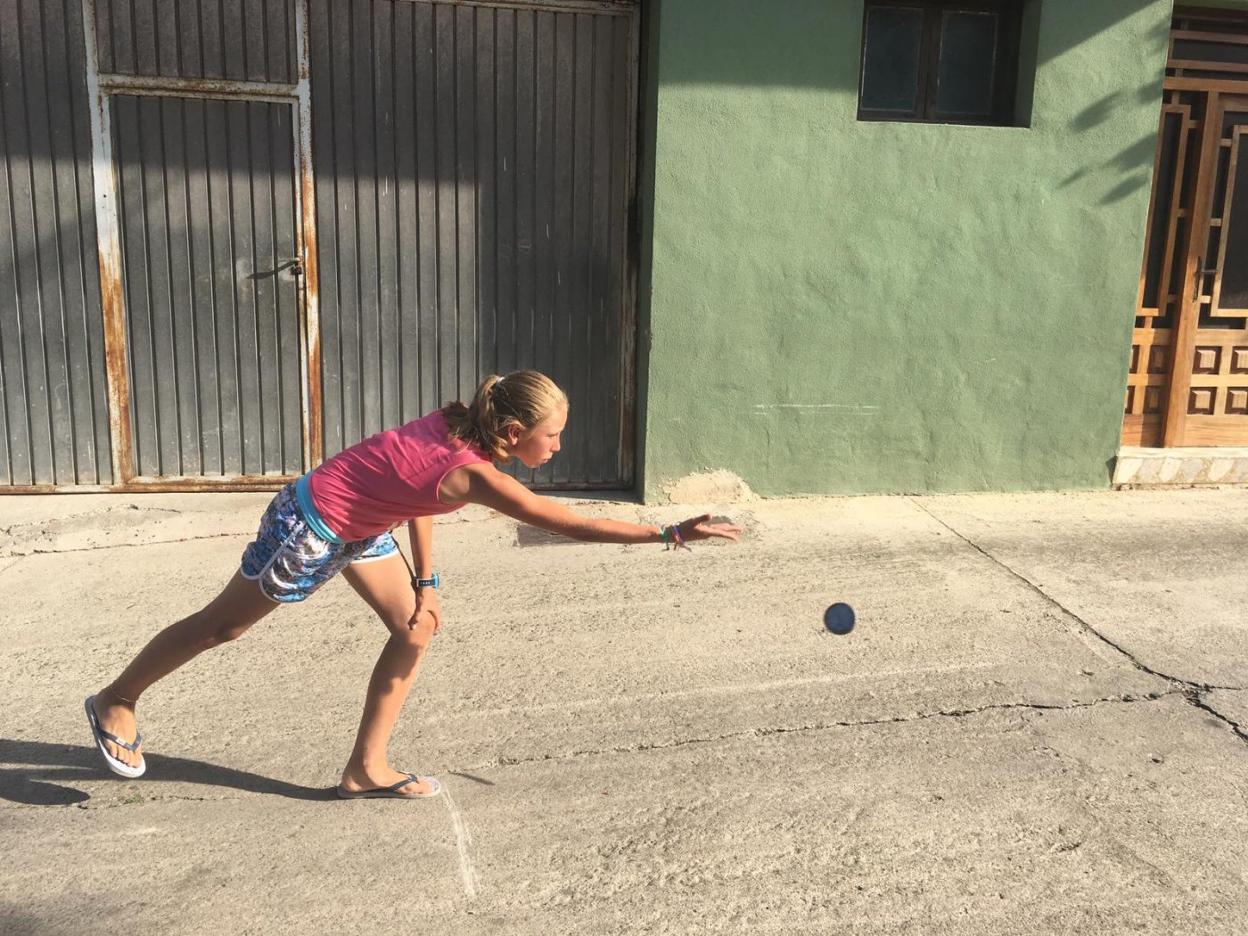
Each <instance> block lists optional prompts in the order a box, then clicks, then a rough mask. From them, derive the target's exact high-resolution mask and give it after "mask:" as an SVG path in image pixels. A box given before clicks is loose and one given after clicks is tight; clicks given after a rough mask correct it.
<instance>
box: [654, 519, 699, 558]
mask: <svg viewBox="0 0 1248 936" xmlns="http://www.w3.org/2000/svg"><path fill="white" fill-rule="evenodd" d="M659 537H660V538H661V539H662V540H663V551H664V552H667V550H669V549H689V546H688V544H687V543H685V538H684V537H683V536H681V535H680V525H679V524H677V523H673V524H672V525H671V526H665V527H660V529H659ZM689 551H690V552H692V551H693V550H689Z"/></svg>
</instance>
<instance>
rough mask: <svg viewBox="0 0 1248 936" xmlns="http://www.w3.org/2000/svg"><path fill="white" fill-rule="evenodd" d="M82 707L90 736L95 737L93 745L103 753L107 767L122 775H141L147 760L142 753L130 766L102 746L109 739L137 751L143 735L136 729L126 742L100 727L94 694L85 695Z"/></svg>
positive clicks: (145, 768) (119, 745)
mask: <svg viewBox="0 0 1248 936" xmlns="http://www.w3.org/2000/svg"><path fill="white" fill-rule="evenodd" d="M84 707H85V708H86V710H87V724H89V725H90V726H91V736H92V737H93V738H95V746H96V747H98V748H99V749H100V753H101V754H102V755H104V763H105V764H107V765H108V769H109V770H111V771H112V772H113V773H115V774H118V775H120V776H122V777H131V778H134V777H141V776H143V773H144V771H146V770H147V761H146V760H144V759H143V756H142V755H139V764H138V766H137V767H131V766H130V765H129V764H127V763H126V762H125V761H120V760H118V759H117V758H115V757H113V755H112V754H109V753H108V748H106V747H104V742H105V741H110V742H112V743H113V744H115V745H117V746H118V747H119V748H125V749H126V750H127V751H137V750H138V749H139V745H140V744H142V743H143V736H142V735H141V734H139V733H138V732H137V731H136V732H135V733H134V740H133V741H131V742H130V743H128V744H127V743H126V742H125V741H122V740H121V738H119V737H117V736H116V735H115V734H112V733H111V732H108V731H105V730H104V729H103V728H101V727H100V719H99V716H97V715H96V714H95V696H87V701H86V702H85V703H84Z"/></svg>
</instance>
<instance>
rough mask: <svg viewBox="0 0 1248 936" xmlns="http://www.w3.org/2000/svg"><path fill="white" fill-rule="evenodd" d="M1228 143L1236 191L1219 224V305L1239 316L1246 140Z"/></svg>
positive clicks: (1246, 218)
mask: <svg viewBox="0 0 1248 936" xmlns="http://www.w3.org/2000/svg"><path fill="white" fill-rule="evenodd" d="M1227 117H1228V118H1233V119H1234V120H1235V122H1236V123H1238V122H1240V121H1243V119H1244V115H1243V114H1242V113H1238V114H1227ZM1227 122H1228V123H1230V122H1231V120H1228V121H1227ZM1231 139H1232V140H1233V141H1234V144H1235V145H1234V148H1233V149H1232V150H1231V151H1230V152H1229V153H1228V154H1227V158H1228V160H1229V161H1230V163H1231V164H1232V165H1234V166H1235V179H1234V185H1235V188H1234V190H1233V194H1232V195H1231V205H1230V211H1229V213H1228V214H1227V216H1226V217H1224V218H1223V219H1222V223H1223V224H1224V225H1227V228H1226V233H1225V236H1226V257H1225V258H1224V261H1223V264H1222V301H1221V302H1220V303H1219V305H1220V306H1221V308H1222V309H1223V310H1224V311H1225V310H1228V309H1235V310H1236V311H1237V312H1239V310H1242V309H1248V136H1245V135H1244V134H1243V133H1242V132H1240V133H1237V134H1235V135H1233V136H1232V137H1231ZM1239 314H1242V312H1240V313H1239Z"/></svg>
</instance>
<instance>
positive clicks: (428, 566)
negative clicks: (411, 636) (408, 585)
mask: <svg viewBox="0 0 1248 936" xmlns="http://www.w3.org/2000/svg"><path fill="white" fill-rule="evenodd" d="M407 533H408V536H409V537H410V539H411V542H412V564H413V566H414V567H415V573H416V577H417V578H422V579H427V578H432V577H433V517H413V518H412V519H411V520H409V521H407ZM412 588H413V589H414V590H415V592H416V613H415V614H413V615H412V619H411V620H410V621H408V622H407V626H408V627H409V628H414V627H415V626H416V622H417V620H419V619H420V616H421V615H422V614H423V613H425V612H426V611H428V612H429V613H430V614H432V615H433V632H434V633H435V634H436V633H437V632H438V628H440V627H441V626H442V605H441V602H439V601H438V593H437V591H436V590H435V589H432V588H416V583H415V582H413V583H412Z"/></svg>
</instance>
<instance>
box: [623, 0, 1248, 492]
mask: <svg viewBox="0 0 1248 936" xmlns="http://www.w3.org/2000/svg"><path fill="white" fill-rule="evenodd" d="M1237 5H1238V4H1237ZM1036 10H1037V12H1038V16H1039V19H1038V31H1037V33H1036V37H1037V39H1036V44H1035V46H1034V52H1035V57H1036V67H1035V69H1034V89H1033V95H1034V97H1033V103H1032V107H1031V125H1030V127H1028V128H1001V127H992V128H983V127H958V126H940V125H923V124H900V123H864V122H859V121H858V120H857V119H856V109H857V81H858V67H859V56H860V45H861V36H860V32H861V23H862V4H861V2H860V0H775V2H766V3H760V2H758V0H662V2H661V3H660V4H657V5H656V6H655V7H653V8H652V16H651V18H650V27H649V30H648V44H647V48H646V49H645V50H644V51H645V56H646V57H645V60H644V61H645V67H646V77H647V82H648V84H647V87H648V89H649V91H648V94H647V95H646V96H645V97H643V107H644V108H645V110H644V113H645V114H646V121H647V122H648V127H647V128H646V130H647V134H646V140H647V143H648V146H647V147H646V148H643V173H642V186H641V190H642V212H643V217H642V222H643V223H642V228H643V244H642V252H643V258H642V271H641V290H640V295H641V316H642V323H643V333H642V345H643V352H642V362H641V373H642V388H641V390H642V411H643V417H642V425H641V436H642V443H643V447H642V453H643V455H642V459H643V460H642V468H643V478H644V489H645V494H646V497H647V499H650V500H656V499H662V498H663V496H664V494H663V492H664V487H665V485H667V484H668V483H670V482H672V481H674V480H676V479H679V478H681V477H683V476H686V475H688V474H690V473H695V472H700V471H704V470H708V469H727V470H729V471H732V472H734V473H736V474H737V475H739V476H740V477H741V478H743V479H744V480H745V481H746V482H747V483H748V484H749V485H750V487H751V488H753V489H754V490H755V491H756V492H758V493H761V494H765V495H798V494H839V493H867V492H903V491H970V490H1023V489H1052V488H1098V487H1106V486H1107V485H1108V481H1109V464H1110V462H1111V460H1112V458H1113V457H1114V454H1115V452H1116V450H1117V447H1118V441H1119V433H1120V427H1121V417H1122V398H1123V392H1124V388H1125V385H1126V373H1127V358H1128V353H1129V344H1130V333H1131V324H1132V318H1131V316H1132V311H1133V307H1134V302H1135V293H1136V288H1137V284H1138V278H1139V269H1140V259H1141V254H1142V250H1143V236H1144V226H1145V221H1146V215H1147V210H1148V199H1149V193H1150V186H1151V173H1152V163H1153V154H1154V146H1155V134H1156V126H1157V117H1158V107H1159V104H1160V99H1161V76H1162V68H1163V62H1164V57H1165V42H1166V35H1167V31H1168V27H1169V17H1170V13H1171V4H1170V3H1169V2H1168V0H1153V2H1150V0H1081V2H1078V3H1075V2H1069V0H1043V2H1042V3H1041V4H1040V5H1039V6H1038V7H1037V8H1036ZM646 150H648V151H646Z"/></svg>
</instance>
